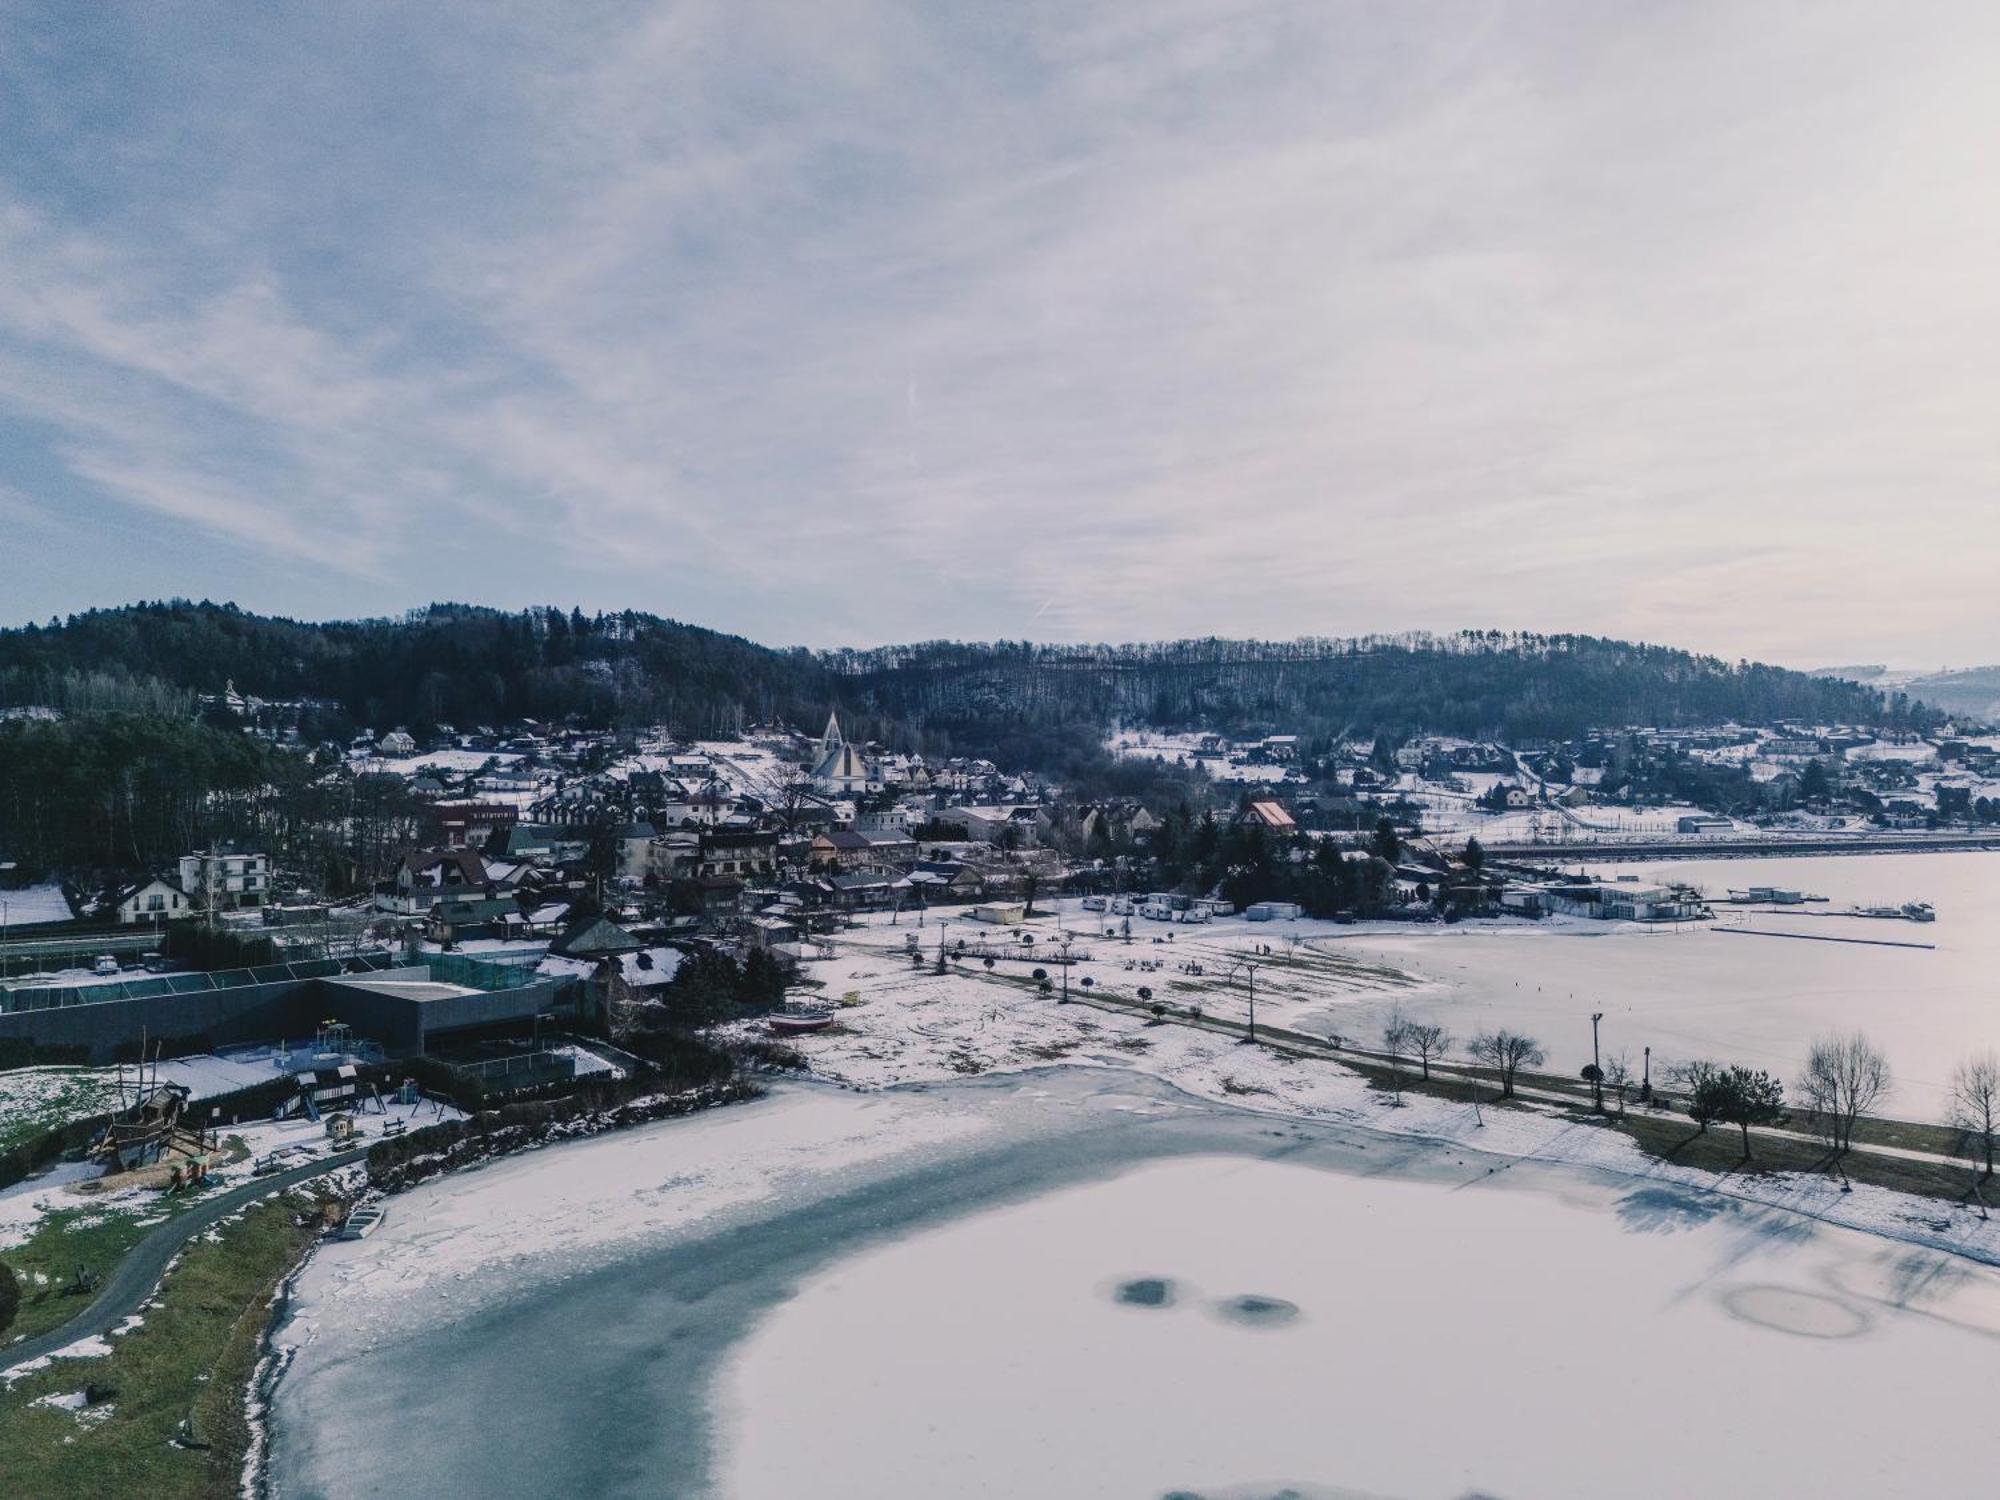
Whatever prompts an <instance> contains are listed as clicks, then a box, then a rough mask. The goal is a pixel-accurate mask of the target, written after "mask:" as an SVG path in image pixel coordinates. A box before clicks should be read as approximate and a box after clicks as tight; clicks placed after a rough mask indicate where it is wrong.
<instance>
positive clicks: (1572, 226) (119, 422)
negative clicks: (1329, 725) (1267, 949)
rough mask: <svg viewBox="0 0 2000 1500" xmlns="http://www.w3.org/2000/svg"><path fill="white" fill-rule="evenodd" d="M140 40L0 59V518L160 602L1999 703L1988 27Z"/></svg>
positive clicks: (293, 33) (55, 557)
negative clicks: (183, 568)
mask: <svg viewBox="0 0 2000 1500" xmlns="http://www.w3.org/2000/svg"><path fill="white" fill-rule="evenodd" d="M1944 10H1949V11H1950V14H1949V16H1946V15H1944V14H1943V13H1942V12H1943V11H1944ZM133 24H134V23H131V22H129V21H127V22H121V21H120V20H119V19H118V18H117V17H116V16H105V17H99V18H95V19H79V18H78V15H77V13H76V12H75V11H74V10H71V9H69V8H64V9H63V10H62V11H60V12H59V11H57V10H54V9H51V10H49V11H46V12H44V13H43V14H42V16H41V18H40V25H39V27H38V28H37V31H38V35H37V36H36V38H35V42H36V45H34V46H32V47H29V48H26V49H24V52H23V54H22V56H24V57H25V58H26V61H24V62H16V63H15V64H14V65H13V67H14V69H15V74H14V76H15V78H16V80H18V81H21V82H22V83H23V84H24V88H23V89H22V91H21V93H22V97H23V98H24V99H25V100H26V101H27V111H26V117H27V119H28V122H29V128H28V129H27V130H26V131H24V132H23V133H22V135H21V138H20V139H21V145H22V149H21V151H20V152H19V153H18V154H17V155H15V156H14V157H13V159H12V160H11V161H4V162H0V256H4V258H5V262H6V264H7V266H8V269H9V273H10V274H9V275H8V276H7V277H6V278H4V279H0V414H8V415H11V416H12V417H13V418H14V419H16V421H18V422H19V423H21V424H23V425H22V428H21V434H22V445H23V446H22V447H21V448H20V449H19V450H18V451H17V460H16V462H17V463H18V468H19V472H9V470H8V469H7V468H6V467H5V465H6V463H7V462H8V461H7V460H6V459H4V458H0V481H6V482H9V483H11V484H12V485H13V486H14V487H15V489H16V490H17V491H18V492H19V493H21V494H22V495H25V496H28V497H29V498H30V502H31V503H33V504H35V505H37V506H38V507H39V508H40V509H43V510H46V509H48V508H49V506H50V504H51V502H52V501H56V502H59V501H60V500H61V499H62V496H61V495H52V494H51V493H50V489H51V487H52V486H54V487H57V488H61V487H65V486H67V487H73V491H72V492H73V493H74V494H75V495H76V496H79V497H84V496H87V497H90V498H92V499H94V500H98V501H103V500H109V501H111V502H114V503H117V504H121V505H125V506H128V507H132V508H134V509H135V510H138V511H143V512H145V513H147V514H149V515H152V516H155V517H166V518H171V519H172V522H173V524H176V525H184V526H186V527H188V528H194V529H197V530H199V531H201V532H204V533H207V534H212V535H218V536H223V537H226V538H228V539H229V540H230V541H231V542H232V543H233V544H234V545H233V546H232V548H231V549H230V550H229V551H228V552H226V553H223V554H218V557H219V558H220V559H222V561H220V562H219V563H218V565H217V568H216V571H215V574H214V576H208V577H202V578H198V579H196V578H190V579H188V580H187V581H186V583H185V585H184V586H185V588H186V589H187V590H188V591H190V592H205V593H210V594H215V595H230V594H233V595H237V596H239V597H242V598H244V599H245V601H246V602H250V603H266V604H270V603H273V602H279V601H278V600H276V599H274V597H273V596H274V595H276V594H282V593H283V591H284V589H285V587H286V585H285V583H284V580H287V579H289V578H291V577H293V576H294V575H295V570H296V566H297V564H298V563H300V562H301V561H310V562H312V563H314V564H318V565H320V566H321V567H323V568H324V569H326V570H328V571H330V572H332V573H335V574H338V575H340V576H341V577H343V578H345V579H347V580H348V582H347V583H346V584H344V585H342V586H340V587H339V588H337V589H335V590H332V591H330V596H337V597H339V598H342V599H348V598H351V599H354V600H355V601H356V603H355V604H354V605H352V606H342V607H369V608H381V607H388V606H393V605H396V604H399V603H404V602H409V601H413V600H417V599H422V598H426V597H430V596H433V595H437V594H456V595H461V596H462V595H467V594H472V595H478V596H483V597H491V598H495V599H497V600H505V601H513V602H520V601H523V600H526V599H567V598H570V597H580V598H582V599H584V600H585V601H586V602H588V603H595V604H601V605H606V606H610V605H614V604H625V603H631V604H637V605H642V606H646V607H653V608H660V609H666V610H670V611H673V612H676V613H680V614H683V615H685V616H688V617H691V618H699V619H704V620H709V621H712V622H713V623H716V624H719V625H722V626H725V627H727V628H731V629H735V630H740V631H743V632H745V633H748V634H751V635H755V636H759V637H763V638H766V639H776V640H786V639H806V640H811V641H820V642H831V641H835V640H849V641H864V642H865V641H875V640H884V639H893V638H908V637H926V636H934V635H940V634H964V635H985V634H1021V633H1024V632H1027V631H1029V630H1031V629H1032V631H1033V632H1034V633H1035V634H1042V635H1070V636H1077V637H1090V638H1097V637H1121V638H1129V637H1135V636H1142V635H1149V634H1165V633H1172V634H1179V633H1209V632H1225V633H1229V632H1256V633H1266V634H1293V633H1300V632H1322V631H1341V630H1367V629H1374V628H1394V627H1401V626H1410V625H1434V626H1450V625H1454V624H1458V623H1478V624H1503V625H1522V626H1529V627H1542V628H1550V629H1584V630H1596V631H1602V632H1606V633H1621V634H1638V635H1645V636H1648V637H1651V638H1656V639H1666V640H1674V641H1681V642H1686V643H1689V644H1693V645H1696V646H1701V647H1704V648H1709V649H1715V650H1720V651H1724V652H1727V653H1729V654H1732V655H1733V654H1738V653H1743V654H1759V655H1771V656H1778V657H1782V658H1788V659H1796V660H1811V659H1817V658H1820V657H1846V656H1865V657H1869V658H1879V657H1882V656H1884V655H1889V656H1895V655H1897V654H1899V653H1901V654H1904V655H1909V656H1915V657H1920V658H1922V659H1925V660H1932V659H1940V658H1946V657H1955V658H1966V657H1970V656H1986V657H1990V656H2000V626H1996V625H1995V624H1994V623H1993V620H1992V615H1991V610H1990V606H1989V605H1988V604H1987V602H1986V599H1985V592H1986V587H1985V584H1984V577H1983V574H1984V572H1985V571H1989V570H1987V569H1984V568H1982V566H1981V562H1982V560H1983V559H1990V558H1991V556H1992V555H1993V553H1994V550H1995V548H1996V546H2000V522H1996V520H1995V519H1994V516H1995V509H1994V505H1993V496H1994V494H1995V490H1996V485H2000V444H1996V443H1995V441H1994V438H1993V424H1992V421H1991V413H1992V411H1993V410H1995V409H1996V406H2000V373H1996V372H1995V369H1994V367H1993V364H1992V361H1991V358H1990V350H1991V348H1992V347H1994V345H1995V342H1996V337H1995V336H1996V334H2000V285H1996V284H1995V282H1994V280H1993V278H1992V276H1991V270H1990V268H1991V266H1992V265H1993V264H1995V263H1997V262H2000V203H1996V201H1995V200H1994V198H1993V196H1992V195H1991V194H1990V193H1989V192H1987V191H1986V189H1985V182H1986V176H1987V174H1986V173H1985V171H1984V167H1983V161H1982V157H1981V151H1982V145H1981V143H1983V142H1985V141H1989V140H1990V139H1991V138H1992V136H1993V133H1994V130H1995V127H1996V126H2000V102H1996V101H2000V90H1996V89H1995V88H1994V87H1993V84H1994V83H1995V81H1996V80H1995V79H1994V77H1993V76H1992V67H1991V63H1990V61H1989V60H1990V59H1991V58H1992V57H1993V56H1996V55H2000V47H1996V43H2000V13H1996V12H1994V11H1993V10H1992V9H1991V8H1990V7H1982V6H1976V5H1963V6H1951V7H1941V9H1940V14H1939V15H1938V16H1937V17H1936V18H1935V24H1931V25H1927V26H1923V27H1911V26H1908V25H1906V24H1900V23H1899V22H1898V21H1897V19H1896V18H1894V17H1891V16H1889V15H1887V14H1886V13H1884V12H1882V11H1881V10H1880V9H1879V8H1878V7H1874V6H1870V5H1860V4H1853V5H1843V4H1828V5H1822V6H1814V7H1809V8H1806V7H1762V6H1749V7H1744V6H1734V5H1732V6H1722V5H1716V6H1687V7H1671V8H1670V7H1646V8H1605V7H1598V6H1590V5H1584V4H1575V5H1567V6H1565V5H1558V6H1554V7H1544V6H1526V5H1493V4H1488V5H1473V6H1458V7H1451V8H1449V9H1445V10H1440V9H1438V8H1435V7H1384V6H1380V5H1372V4H1369V5H1360V4H1357V5H1327V4H1321V3H1310V4H1306V3H1299V4H1293V3H1281V0H1270V3H1257V0H1248V3H1240V4H1231V5H1227V6H1218V5H1214V4H1172V5H1155V6H1143V7H1136V6H1092V5H1084V6H1061V7H1025V8H1018V9H1012V10H1000V11H981V12H966V11H963V10H958V11H954V10H953V8H949V7H947V8H944V9H943V10H940V9H938V8H933V7H917V6H909V5H896V4H887V3H873V0H852V3H835V4H827V5H820V6H810V7H799V6H762V5H754V4H752V5H745V4H740V3H734V4H728V5H721V4H700V3H689V4H676V5H672V6H666V5H660V6H650V5H639V4H618V3H605V4H599V5H593V6H589V7H584V8H580V9H578V10H575V11H571V10H569V9H567V8H566V9H565V10H563V11H561V12H543V11H539V10H536V9H532V8H524V9H520V10H501V11H495V12H492V13H489V14H487V15H485V16H483V17H482V18H481V20H480V22H479V23H477V24H476V25H468V26H467V27H465V28H464V29H462V30H459V31H456V32H452V31H448V30H447V29H446V28H445V27H444V26H443V25H442V24H441V23H439V22H437V21H436V20H435V18H426V17H423V16H418V15H413V14H412V13H410V12H408V11H403V10H398V9H394V8H389V7H383V8H381V9H379V10H373V11H369V10H362V11H355V12H349V13H348V14H347V16H345V17H343V23H342V24H340V25H337V26H336V25H331V24H330V23H329V22H328V20H327V19H326V18H324V17H308V16H304V15H298V16H284V15H276V16H271V17H261V18H260V19H259V22H258V24H257V25H256V26H255V27H252V28H247V29H246V31H245V32H244V33H241V34H237V35H234V36H230V35H220V34H213V33H212V32H211V31H209V30H203V29H197V28H196V27H195V26H194V25H193V24H192V22H187V23H181V24H176V23H174V22H173V21H171V20H161V19H158V18H155V19H153V20H151V21H150V22H149V23H148V25H147V29H146V31H145V33H144V34H143V35H140V34H138V33H137V32H136V31H134V30H133V29H132V27H133ZM86 33H87V34H86ZM385 57H386V58H388V59H390V61H388V62H386V63H385V62H383V61H382V59H384V58H385ZM79 59H87V61H79ZM170 63H171V64H172V65H173V66H171V67H170V66H169V64H170ZM77 67H81V68H85V69H90V68H96V69H102V70H108V71H106V72H104V73H103V74H102V76H100V77H98V78H97V79H95V80H94V81H95V83H96V84H97V86H98V88H99V89H100V90H101V91H102V98H103V99H104V100H105V103H104V106H103V112H102V117H86V116H84V115H81V114H80V113H79V111H78V109H77V106H76V103H75V99H76V92H77V90H76V86H75V83H76V80H75V79H74V78H71V77H68V76H66V75H65V74H64V70H65V69H66V68H77ZM188 79H193V80H206V81H207V88H208V89H210V90H212V92H205V91H204V85H203V83H202V82H199V81H198V82H195V83H192V84H188V85H186V86H185V87H186V88H187V89H188V90H190V91H183V85H182V82H181V81H182V80H188ZM64 85H67V86H64ZM79 142H81V143H82V144H81V145H79ZM163 142H164V143H179V144H178V145H174V144H167V145H163V144H162V143H163ZM84 151H88V152H89V153H91V157H90V159H91V161H93V162H97V163H101V164H102V166H103V170H102V172H101V173H99V174H98V175H97V176H95V177H93V176H90V175H88V174H83V175H79V174H78V173H77V172H76V171H74V170H73V169H74V168H75V167H76V166H77V165H78V161H79V155H78V154H79V153H80V152H84ZM258 557H268V558H270V559H272V562H271V563H270V565H269V567H268V568H264V569H262V570H261V571H260V566H259V564H258V563H257V562H256V561H255V559H256V558H258ZM49 562H50V566H49V567H48V568H47V569H45V570H44V574H45V578H46V582H45V583H44V584H42V585H39V587H41V588H42V590H43V596H42V597H38V598H34V599H31V600H27V601H24V605H23V609H24V612H32V613H46V612H47V611H48V610H49V609H50V608H52V607H66V606H65V601H63V600H62V599H60V598H58V597H55V595H56V594H57V593H59V591H60V590H61V589H62V588H63V587H64V586H65V584H66V581H67V580H66V578H65V573H64V567H65V564H64V559H63V557H62V555H61V553H60V552H59V551H55V550H53V549H52V550H51V553H50V558H49ZM95 566H96V567H98V568H99V569H100V570H101V569H105V568H110V569H111V570H112V571H113V574H114V576H117V575H118V574H119V573H120V571H121V570H122V572H123V574H125V575H129V576H130V578H131V579H132V580H133V591H138V590H139V589H141V588H146V587H150V588H152V589H153V590H154V591H157V590H158V585H157V583H155V582H154V581H153V580H154V579H155V578H156V577H157V574H156V573H154V574H149V573H148V572H147V571H146V566H147V564H146V560H145V559H143V558H140V557H136V556H135V557H129V558H122V559H121V558H119V557H115V556H114V557H112V558H110V559H108V560H107V559H102V558H100V559H98V560H97V561H96V563H95Z"/></svg>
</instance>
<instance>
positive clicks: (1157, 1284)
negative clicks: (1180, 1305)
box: [1114, 1276, 1174, 1307]
mask: <svg viewBox="0 0 2000 1500" xmlns="http://www.w3.org/2000/svg"><path fill="white" fill-rule="evenodd" d="M1114 1295H1115V1296H1116V1297H1117V1298H1118V1300H1119V1301H1120V1302H1123V1303H1124V1304H1125V1305H1126V1306H1127V1307H1172V1306H1173V1305H1174V1284H1173V1283H1172V1282H1171V1281H1168V1280H1167V1279H1166V1278H1165V1277H1164V1276H1141V1277H1139V1278H1138V1279H1137V1280H1136V1281H1121V1282H1120V1283H1119V1284H1118V1290H1117V1292H1116V1293H1115V1294H1114Z"/></svg>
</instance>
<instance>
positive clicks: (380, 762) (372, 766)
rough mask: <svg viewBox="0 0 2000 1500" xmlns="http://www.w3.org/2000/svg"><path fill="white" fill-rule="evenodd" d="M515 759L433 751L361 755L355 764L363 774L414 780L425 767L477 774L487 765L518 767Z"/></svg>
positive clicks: (493, 754)
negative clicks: (364, 772) (413, 753)
mask: <svg viewBox="0 0 2000 1500" xmlns="http://www.w3.org/2000/svg"><path fill="white" fill-rule="evenodd" d="M520 760H521V757H520V756H518V755H511V754H508V753H506V752H505V751H498V750H433V751H431V752H430V753H429V754H428V755H360V756H356V757H355V761H356V764H357V765H358V766H359V767H360V768H361V769H362V770H364V771H370V772H377V773H380V772H387V773H388V774H390V775H394V776H415V775H416V774H417V773H418V772H420V771H422V770H423V769H424V768H425V767H427V766H435V767H436V768H437V769H439V770H441V771H453V772H460V773H463V772H466V771H479V770H483V769H485V767H486V764H487V762H488V761H491V762H492V763H493V766H494V769H496V770H505V769H506V768H507V767H509V766H512V765H517V764H518V763H519V762H520Z"/></svg>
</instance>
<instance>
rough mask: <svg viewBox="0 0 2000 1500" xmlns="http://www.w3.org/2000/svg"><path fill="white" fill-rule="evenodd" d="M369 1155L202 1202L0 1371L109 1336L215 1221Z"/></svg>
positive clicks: (314, 1165) (18, 1346) (2, 1354)
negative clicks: (86, 1302)
mask: <svg viewBox="0 0 2000 1500" xmlns="http://www.w3.org/2000/svg"><path fill="white" fill-rule="evenodd" d="M367 1154H368V1148H367V1147H366V1146H363V1147H360V1148H359V1149H358V1150H353V1151H342V1152H340V1153H338V1154H337V1155H334V1156H324V1157H321V1158H320V1159H319V1160H317V1161H310V1162H307V1163H306V1164H305V1165H304V1166H302V1167H293V1168H291V1169H290V1170H288V1171H284V1172H274V1173H273V1174H272V1175H271V1176H269V1177H259V1178H257V1179H256V1180H255V1181H252V1182H246V1183H244V1184H243V1185H242V1186H241V1187H233V1188H231V1189H229V1191H228V1192H226V1193H218V1194H216V1195H215V1196H214V1197H213V1198H208V1199H205V1200H203V1201H202V1202H201V1203H199V1204H197V1205H196V1206H195V1207H193V1208H190V1209H188V1210H187V1211H186V1212H185V1213H179V1214H175V1215H174V1216H173V1217H172V1218H171V1219H169V1220H167V1222H166V1223H164V1224H162V1225H160V1227H159V1228H157V1229H155V1230H154V1231H153V1232H152V1233H151V1234H149V1235H147V1236H146V1237H145V1238H144V1239H143V1240H141V1241H139V1243H138V1244H136V1245H134V1246H133V1247H132V1248H131V1249H130V1250H128V1251H126V1252H125V1257H124V1259H122V1260H120V1261H119V1262H118V1264H117V1266H116V1267H115V1268H114V1269H113V1270H112V1272H111V1274H110V1275H109V1276H107V1277H105V1278H104V1285H103V1286H102V1287H100V1288H99V1289H98V1293H97V1296H96V1297H95V1298H94V1299H93V1300H92V1301H91V1303H90V1305H89V1306H88V1307H86V1308H85V1309H84V1310H83V1311H82V1312H80V1313H78V1314H77V1315H76V1316H75V1317H73V1318H71V1319H70V1320H69V1321H68V1322H67V1323H65V1324H63V1325H62V1326H61V1327H60V1328H52V1329H50V1330H49V1331H48V1332H47V1333H44V1334H38V1335H36V1336H35V1337H34V1338H30V1339H22V1340H21V1341H19V1342H18V1343H13V1344H7V1345H0V1368H9V1369H11V1368H12V1367H13V1366H15V1365H19V1364H24V1363H26V1362H27V1361H28V1360H31V1359H40V1358H41V1357H42V1356H43V1355H44V1354H54V1353H55V1352H56V1351H57V1350H59V1349H67V1348H68V1347H69V1346H70V1345H71V1344H74V1343H76V1342H77V1341H78V1340H79V1339H87V1338H90V1337H91V1336H92V1335H94V1334H101V1333H109V1332H110V1331H111V1330H112V1329H113V1328H116V1327H117V1326H118V1325H119V1324H120V1323H122V1322H124V1321H125V1319H127V1318H128V1317H130V1316H131V1315H132V1314H133V1313H135V1312H137V1311H138V1310H139V1308H140V1306H141V1305H142V1304H143V1303H144V1302H145V1301H146V1300H147V1299H148V1298H149V1297H151V1296H152V1295H153V1293H154V1292H155V1291H156V1290H157V1289H158V1287H159V1285H160V1278H161V1277H162V1276H164V1275H165V1274H166V1270H167V1262H168V1261H170V1260H172V1259H173V1258H174V1255H175V1253H176V1252H178V1251H179V1250H180V1248H181V1246H183V1245H185V1244H186V1243H187V1242H188V1241H189V1240H190V1239H191V1238H193V1237H194V1236H195V1235H197V1234H199V1233H201V1231H202V1230H204V1229H207V1228H208V1227H209V1226H210V1225H212V1224H214V1223H215V1222H216V1220H218V1219H221V1218H223V1217H225V1216H226V1215H228V1214H231V1213H234V1212H235V1211H236V1210H237V1209H239V1208H241V1207H243V1206H244V1205H245V1204H246V1203H251V1202H254V1201H256V1200H257V1199H259V1198H267V1197H269V1196H270V1195H271V1194H272V1193H276V1192H282V1191H283V1190H284V1189H286V1188H288V1187H291V1186H293V1185H294V1184H297V1183H301V1182H305V1181H307V1180H308V1179H310V1178H314V1177H322V1176H324V1175H326V1174H327V1173H328V1172H331V1171H333V1170H334V1169H335V1168H336V1167H344V1166H346V1165H347V1164H348V1163H349V1162H356V1161H360V1160H361V1159H362V1158H363V1157H364V1156H366V1155H367Z"/></svg>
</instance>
